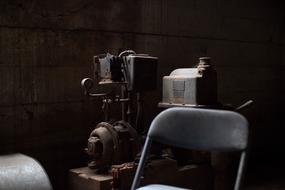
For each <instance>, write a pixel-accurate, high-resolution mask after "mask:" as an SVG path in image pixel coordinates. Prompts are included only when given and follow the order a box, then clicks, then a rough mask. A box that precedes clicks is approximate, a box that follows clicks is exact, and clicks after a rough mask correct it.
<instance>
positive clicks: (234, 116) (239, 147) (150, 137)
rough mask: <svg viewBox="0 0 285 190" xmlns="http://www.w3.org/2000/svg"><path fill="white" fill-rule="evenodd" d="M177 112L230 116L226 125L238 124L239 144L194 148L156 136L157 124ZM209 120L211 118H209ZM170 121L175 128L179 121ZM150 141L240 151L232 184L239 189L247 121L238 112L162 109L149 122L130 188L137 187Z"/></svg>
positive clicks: (245, 144)
mask: <svg viewBox="0 0 285 190" xmlns="http://www.w3.org/2000/svg"><path fill="white" fill-rule="evenodd" d="M177 112H181V113H182V114H195V113H196V112H199V114H202V115H203V116H208V115H207V114H209V115H213V116H214V117H215V118H216V119H217V118H219V117H221V118H223V119H226V120H228V118H230V119H229V121H227V122H228V125H238V126H236V127H237V129H238V130H240V132H241V133H242V136H241V139H242V141H241V144H234V145H233V147H221V148H219V147H210V148H207V147H201V146H198V147H195V146H194V148H193V147H189V145H187V146H188V147H185V146H181V145H179V146H178V145H175V144H173V142H172V143H169V142H167V141H165V140H161V139H159V137H158V136H160V134H158V136H156V135H157V134H156V135H154V133H158V132H157V131H155V130H154V129H155V128H158V126H159V125H162V126H161V127H164V126H163V125H167V124H166V123H165V122H162V121H163V120H168V119H169V118H170V119H171V115H172V116H173V117H174V116H175V117H177V116H178V115H177ZM189 116H190V115H189ZM184 117H185V116H184ZM215 118H214V119H215ZM186 120H188V121H186V123H187V124H188V125H191V119H188V118H186ZM209 120H211V118H209ZM210 122H211V121H210ZM239 122H240V123H239ZM168 123H169V122H168ZM170 123H171V124H172V125H176V126H172V127H175V128H176V127H179V126H177V125H179V124H178V123H179V122H178V123H177V122H174V123H173V122H170ZM194 123H195V122H194ZM208 123H209V122H208ZM208 123H206V125H211V124H208ZM236 123H238V124H236ZM218 124H219V123H218ZM218 124H217V125H218ZM169 125H170V124H169ZM194 125H199V122H198V124H197V123H195V124H194ZM189 127H190V126H189ZM172 130H173V129H172ZM210 135H211V134H210ZM234 138H235V137H234ZM236 139H237V138H236ZM152 141H158V142H161V143H164V144H170V145H174V146H176V147H181V148H187V149H190V150H204V151H219V152H230V151H238V152H241V155H240V160H239V166H238V171H237V176H236V180H235V185H234V190H239V189H240V186H241V181H242V177H243V173H244V167H245V162H246V157H247V147H248V122H247V120H246V119H245V118H244V117H243V116H242V115H240V114H238V113H236V112H233V111H225V110H209V109H197V108H169V109H167V110H164V111H163V112H161V113H160V114H159V115H158V116H156V117H155V119H154V120H153V121H152V123H151V126H150V129H149V132H148V134H147V138H146V141H145V144H144V147H143V150H142V154H141V158H140V161H139V165H138V168H137V170H136V173H135V177H134V180H133V183H132V187H131V190H135V189H137V188H138V187H139V185H140V180H141V176H142V173H143V169H144V166H145V164H146V161H147V156H148V154H149V151H150V148H151V144H152ZM230 146H231V145H230Z"/></svg>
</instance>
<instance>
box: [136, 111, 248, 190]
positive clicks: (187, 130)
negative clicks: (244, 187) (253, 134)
mask: <svg viewBox="0 0 285 190" xmlns="http://www.w3.org/2000/svg"><path fill="white" fill-rule="evenodd" d="M153 140H154V141H158V142H161V143H164V144H169V145H173V146H176V147H181V148H186V149H192V150H206V151H241V152H242V153H241V158H240V163H239V168H238V172H237V177H236V182H235V187H234V189H235V190H238V189H239V188H240V182H241V178H242V174H243V167H244V162H245V158H246V148H247V143H248V122H247V120H246V119H245V118H244V117H243V116H242V115H240V114H238V113H236V112H232V111H225V110H209V109H197V108H169V109H167V110H164V111H163V112H161V113H160V114H159V115H157V116H156V117H155V119H154V120H153V121H152V123H151V126H150V129H149V131H148V135H147V139H146V142H145V145H144V147H143V151H142V155H141V159H140V162H139V165H138V168H137V171H136V174H135V177H134V181H133V184H132V188H131V190H135V189H136V188H137V187H138V186H139V183H140V177H141V174H142V171H143V168H144V165H145V163H146V159H147V155H148V152H149V149H150V146H151V142H152V141H153Z"/></svg>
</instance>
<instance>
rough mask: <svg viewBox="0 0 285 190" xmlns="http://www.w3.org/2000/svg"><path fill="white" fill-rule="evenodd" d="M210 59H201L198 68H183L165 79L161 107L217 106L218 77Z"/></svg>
mask: <svg viewBox="0 0 285 190" xmlns="http://www.w3.org/2000/svg"><path fill="white" fill-rule="evenodd" d="M209 61H210V58H208V57H207V58H205V57H204V58H200V62H199V65H198V67H197V68H181V69H176V70H174V71H172V72H171V73H170V75H169V76H165V77H163V86H162V88H163V90H162V91H163V92H162V96H163V98H162V102H160V103H159V106H160V107H172V106H209V105H215V104H217V75H216V71H215V70H214V69H213V68H212V66H211V65H210V64H209Z"/></svg>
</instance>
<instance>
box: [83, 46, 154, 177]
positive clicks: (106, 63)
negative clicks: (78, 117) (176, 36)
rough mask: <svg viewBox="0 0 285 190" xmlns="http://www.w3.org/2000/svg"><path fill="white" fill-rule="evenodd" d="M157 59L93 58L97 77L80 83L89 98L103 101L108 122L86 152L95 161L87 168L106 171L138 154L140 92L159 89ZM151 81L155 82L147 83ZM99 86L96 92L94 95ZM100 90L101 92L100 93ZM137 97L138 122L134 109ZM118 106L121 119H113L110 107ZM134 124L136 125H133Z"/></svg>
mask: <svg viewBox="0 0 285 190" xmlns="http://www.w3.org/2000/svg"><path fill="white" fill-rule="evenodd" d="M157 60H158V59H157V57H152V56H149V55H146V54H136V53H135V52H134V51H132V50H126V51H123V52H121V53H120V54H119V55H118V56H115V55H111V54H109V53H107V54H101V55H97V56H94V78H93V79H91V78H85V79H83V80H82V82H81V84H82V86H83V87H84V89H85V94H86V95H87V96H89V97H99V98H101V99H102V104H103V106H102V109H103V112H104V117H105V121H104V122H101V123H99V124H98V125H97V126H96V127H95V129H94V130H93V131H92V132H91V134H90V136H89V139H88V144H87V148H86V152H87V154H88V155H90V157H91V158H92V159H91V160H92V161H91V162H90V163H89V164H88V166H89V167H90V168H92V169H97V171H98V172H99V173H100V172H106V171H107V170H108V168H109V167H110V166H111V165H113V164H122V163H124V162H128V161H133V160H134V158H135V156H136V154H137V153H138V152H139V150H140V149H139V148H140V146H139V138H138V134H137V131H136V128H137V125H138V121H139V117H140V114H141V111H140V108H141V101H140V93H141V92H144V91H149V90H154V89H155V88H156V72H157ZM146 81H152V82H146ZM94 84H96V88H95V89H94V90H95V91H96V90H97V92H96V93H94V92H91V90H92V87H93V86H94ZM98 89H99V90H100V89H102V90H101V91H100V92H98ZM133 96H136V103H137V106H136V107H137V110H136V117H135V121H134V119H133V118H132V115H133V114H132V106H131V104H132V103H133V102H134V101H135V100H133V99H134V98H132V97H133ZM114 103H119V104H120V107H121V117H122V118H121V120H119V121H113V120H112V119H111V118H110V111H111V107H112V106H113V104H114ZM131 121H134V122H133V123H134V124H131Z"/></svg>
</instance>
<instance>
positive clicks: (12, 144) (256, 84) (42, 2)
mask: <svg viewBox="0 0 285 190" xmlns="http://www.w3.org/2000/svg"><path fill="white" fill-rule="evenodd" d="M284 8H285V7H284V4H283V3H282V1H277V0H276V1H275V0H273V1H269V0H252V1H248V0H175V1H174V0H136V1H134V0H123V1H118V0H104V1H98V0H65V1H64V0H7V1H5V0H0V153H1V154H4V153H10V152H22V153H25V154H28V155H30V156H33V157H35V158H36V159H38V160H39V161H40V162H41V163H42V164H43V166H44V167H45V168H46V170H47V171H48V174H49V176H50V177H51V179H52V183H53V185H54V186H55V187H56V188H63V189H64V187H65V185H66V183H65V182H66V174H67V170H68V169H70V168H75V167H79V166H84V165H85V161H86V156H85V154H84V152H83V148H84V147H85V145H86V141H87V138H88V135H89V133H90V131H91V130H92V129H93V128H94V126H95V124H96V123H98V122H99V121H100V120H102V119H103V117H102V113H101V102H100V100H90V99H87V98H86V97H84V95H83V90H82V88H81V86H80V81H81V79H82V78H84V77H90V76H92V69H91V68H92V67H91V66H92V57H93V55H95V54H99V53H105V52H110V53H113V54H117V53H118V51H119V50H120V49H133V50H135V51H136V52H138V53H149V54H150V55H153V56H157V57H159V66H158V76H157V79H158V88H157V90H156V91H154V92H150V93H146V94H145V105H144V106H145V107H144V108H145V113H144V119H145V122H144V123H145V124H148V123H149V122H150V121H151V119H152V118H153V117H154V116H155V114H156V113H157V111H158V109H157V103H158V102H159V101H160V100H161V86H162V81H161V79H162V77H163V76H165V75H168V74H169V73H170V72H171V71H172V70H174V69H175V68H181V67H192V66H194V65H195V64H196V63H197V61H198V57H199V56H205V55H207V56H210V57H212V63H213V64H214V65H215V67H216V69H217V72H218V96H219V100H220V101H221V102H222V103H231V104H233V105H236V106H238V105H240V104H241V103H243V102H244V101H246V100H248V99H252V100H254V104H253V105H252V106H251V107H250V108H249V109H248V110H245V112H244V114H245V115H246V116H247V117H248V119H249V120H250V122H251V136H252V148H251V155H250V162H249V165H248V166H249V171H250V170H255V169H260V170H261V171H262V172H265V173H266V172H275V170H274V169H275V168H279V169H280V168H282V166H283V165H284V164H283V160H284V156H282V154H284V152H285V149H284V145H285V142H284V132H285V130H284V129H283V127H284V118H285V117H284V112H283V111H282V110H283V109H284V102H285V101H284V95H285V89H284V88H285V87H284V86H285V85H284V71H285V69H284V68H285V67H284V66H285V62H284V61H285V60H284V53H285V49H284V40H285V39H284V35H285V31H284V19H285V15H284ZM265 165H270V166H271V169H272V168H273V169H272V170H267V169H264V168H265V167H264V166H265Z"/></svg>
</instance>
